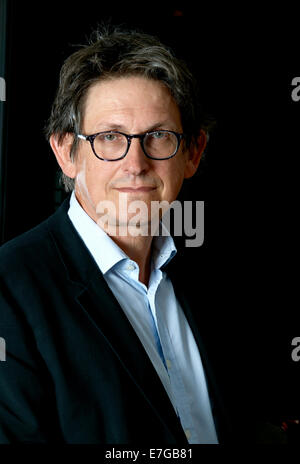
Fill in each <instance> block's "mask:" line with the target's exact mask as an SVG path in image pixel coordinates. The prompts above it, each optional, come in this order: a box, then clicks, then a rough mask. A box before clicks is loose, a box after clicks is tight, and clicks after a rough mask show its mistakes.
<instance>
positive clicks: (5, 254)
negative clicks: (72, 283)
mask: <svg viewBox="0 0 300 464" xmlns="http://www.w3.org/2000/svg"><path fill="white" fill-rule="evenodd" d="M67 211H68V202H67V201H65V202H64V203H63V204H62V205H61V206H60V208H59V209H58V210H57V211H56V212H55V213H54V214H52V215H51V216H49V217H48V218H47V219H46V220H44V221H43V222H41V223H40V224H38V225H37V226H35V227H33V228H32V229H30V230H28V231H27V232H24V233H23V234H21V235H19V236H18V237H16V238H13V239H12V240H9V241H8V242H6V243H5V244H3V245H2V246H1V247H0V276H1V277H3V276H7V275H8V274H9V273H10V272H15V273H19V272H22V273H23V272H24V271H25V270H27V271H28V270H29V269H32V270H33V269H40V268H41V267H42V265H43V263H45V262H47V263H49V262H51V260H52V259H53V258H54V244H53V239H52V233H51V231H52V230H54V229H55V228H56V227H57V225H58V224H60V223H61V222H63V221H66V218H67Z"/></svg>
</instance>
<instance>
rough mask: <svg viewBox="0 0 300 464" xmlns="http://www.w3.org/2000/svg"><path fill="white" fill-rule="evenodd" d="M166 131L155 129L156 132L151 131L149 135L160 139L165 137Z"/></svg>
mask: <svg viewBox="0 0 300 464" xmlns="http://www.w3.org/2000/svg"><path fill="white" fill-rule="evenodd" d="M166 135H167V134H166V133H165V132H162V131H156V132H152V134H151V136H152V137H153V138H154V139H162V138H164V137H166Z"/></svg>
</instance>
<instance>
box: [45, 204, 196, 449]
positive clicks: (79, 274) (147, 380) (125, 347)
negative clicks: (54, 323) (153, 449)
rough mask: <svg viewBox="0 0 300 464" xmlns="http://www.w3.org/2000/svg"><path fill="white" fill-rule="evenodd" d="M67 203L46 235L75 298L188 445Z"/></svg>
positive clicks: (178, 439)
mask: <svg viewBox="0 0 300 464" xmlns="http://www.w3.org/2000/svg"><path fill="white" fill-rule="evenodd" d="M68 206H69V203H68V200H66V201H65V202H64V203H63V205H62V206H61V207H60V209H59V210H58V211H57V212H56V213H55V215H53V216H52V217H51V218H49V220H48V223H49V232H50V234H51V235H52V237H53V240H54V241H55V246H56V248H57V250H58V252H59V254H60V257H61V259H62V261H63V263H64V265H65V267H66V271H67V272H68V277H69V280H71V281H72V283H73V284H74V298H75V299H76V300H77V302H78V303H79V304H80V305H81V307H82V309H83V311H84V312H85V313H86V315H87V317H88V318H89V320H90V322H91V324H93V325H94V326H95V327H96V328H97V330H98V331H99V336H100V335H101V336H104V337H105V339H106V340H107V343H108V344H109V346H110V347H111V349H112V351H113V352H114V353H115V355H116V356H117V358H118V359H119V360H120V363H121V365H122V367H123V368H124V369H125V370H126V371H127V373H128V375H129V376H130V377H131V378H132V380H133V381H134V382H135V384H136V385H137V387H138V388H139V390H140V391H141V393H142V395H144V397H145V400H146V401H147V402H148V403H149V404H150V405H151V407H152V408H153V410H154V411H155V413H156V415H157V416H158V418H159V419H160V421H161V422H162V423H164V424H165V426H166V427H168V428H169V429H170V431H171V432H172V433H173V435H174V440H175V442H178V443H183V444H186V445H188V441H187V439H186V436H185V434H184V432H183V430H182V427H181V424H180V421H179V419H178V417H177V415H176V413H175V411H174V409H173V406H172V404H171V402H170V400H169V397H168V395H167V393H166V391H165V389H164V387H163V385H162V383H161V381H160V379H159V377H158V375H157V373H156V371H155V369H154V367H153V365H152V363H151V361H150V359H149V357H148V355H147V353H146V351H145V349H144V347H143V345H142V343H141V342H140V340H139V338H138V336H137V335H136V333H135V331H134V329H133V327H132V326H131V324H130V322H129V321H128V319H127V317H126V315H125V313H124V311H123V310H122V308H121V307H120V305H119V303H118V301H117V300H116V298H115V297H114V295H113V293H112V292H111V290H110V288H109V287H108V285H107V283H106V281H105V279H104V277H103V275H102V273H101V271H100V270H99V268H98V266H97V264H96V262H95V261H94V260H93V258H92V257H91V255H90V253H89V251H88V250H87V248H86V247H85V244H84V243H83V241H82V240H81V238H80V236H79V235H78V233H77V231H76V230H75V228H74V226H73V224H72V223H71V221H70V220H69V218H68V216H67V210H68Z"/></svg>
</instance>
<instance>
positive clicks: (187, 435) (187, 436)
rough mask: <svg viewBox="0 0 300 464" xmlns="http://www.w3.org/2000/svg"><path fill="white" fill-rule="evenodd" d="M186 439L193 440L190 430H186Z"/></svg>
mask: <svg viewBox="0 0 300 464" xmlns="http://www.w3.org/2000/svg"><path fill="white" fill-rule="evenodd" d="M184 433H185V436H186V438H187V439H188V440H189V439H190V438H191V431H190V430H189V429H186V430H185V431H184Z"/></svg>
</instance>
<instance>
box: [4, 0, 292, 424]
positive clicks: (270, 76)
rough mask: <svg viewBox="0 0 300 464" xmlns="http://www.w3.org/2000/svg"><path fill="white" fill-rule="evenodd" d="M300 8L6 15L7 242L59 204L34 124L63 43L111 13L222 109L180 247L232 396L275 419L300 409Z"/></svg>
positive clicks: (129, 8) (30, 7) (53, 82)
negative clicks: (200, 203) (170, 55)
mask: <svg viewBox="0 0 300 464" xmlns="http://www.w3.org/2000/svg"><path fill="white" fill-rule="evenodd" d="M297 17H298V15H297V11H295V9H294V7H289V5H288V4H285V7H284V8H283V7H282V6H280V7H279V6H278V7H274V6H272V8H271V7H270V8H269V9H266V10H264V11H263V10H262V7H261V6H260V5H259V4H255V3H253V2H251V3H249V4H247V3H243V4H239V6H237V5H228V4H226V5H223V6H222V5H219V4H214V3H209V6H208V5H207V4H206V3H202V2H197V3H196V5H195V3H193V4H191V5H190V6H188V4H187V2H177V3H174V2H173V4H172V6H167V5H166V4H165V3H164V4H159V3H156V2H151V3H149V4H146V3H143V4H142V3H140V4H134V3H128V2H126V3H125V2H124V3H122V4H118V3H117V4H116V3H113V4H112V3H111V4H110V2H106V3H104V2H92V1H85V2H82V3H81V4H80V3H77V2H58V1H51V2H43V3H42V2H40V3H35V2H21V1H20V2H17V1H12V2H10V8H9V18H8V21H9V22H8V25H9V37H8V56H7V66H8V67H7V75H6V85H7V101H6V103H5V104H6V109H7V132H6V134H5V135H6V154H7V158H6V177H5V183H6V185H5V192H6V210H5V224H4V241H7V240H9V239H11V238H13V237H15V236H17V235H19V234H21V233H22V232H24V231H26V230H28V229H30V228H31V227H33V226H34V225H36V224H38V223H39V222H41V221H42V220H43V219H45V218H46V217H48V216H49V215H50V214H51V213H52V212H53V211H54V210H55V207H56V206H57V205H56V202H57V198H58V196H57V192H56V194H55V185H56V184H55V175H56V172H57V165H56V161H55V158H54V156H53V154H52V153H51V150H50V147H49V145H48V143H47V142H46V140H45V138H44V135H43V127H44V125H45V123H46V120H47V118H48V116H49V113H50V106H51V103H52V101H53V98H54V94H55V91H56V88H57V84H58V73H59V70H60V67H61V65H62V63H63V61H64V59H65V58H66V57H67V56H68V55H69V54H70V53H72V51H75V49H76V48H74V47H73V46H72V44H81V43H85V42H86V38H87V37H88V36H89V35H90V32H91V31H92V29H93V28H95V27H96V26H97V23H100V22H101V21H104V22H105V21H108V20H111V22H112V23H113V24H124V25H127V26H128V27H133V28H136V27H138V28H140V29H142V30H144V31H145V32H149V33H151V34H154V35H157V36H158V37H159V38H160V39H161V40H162V41H163V42H165V43H166V44H167V45H170V46H171V47H173V48H174V50H175V51H176V52H177V54H178V55H179V56H181V57H182V58H184V59H186V61H187V62H188V63H189V64H190V66H191V68H192V69H193V71H194V72H195V74H196V75H197V77H198V80H199V83H200V85H201V88H202V89H203V102H204V105H205V107H206V109H207V110H208V111H209V112H210V113H212V114H213V115H214V116H215V118H216V119H217V126H216V129H215V131H214V133H213V134H212V137H211V140H210V142H209V145H208V150H207V155H206V160H205V161H204V162H203V163H202V166H201V170H200V172H199V173H198V174H197V175H196V176H195V178H194V179H192V180H190V181H188V184H187V185H186V186H185V188H184V191H183V198H185V199H194V200H205V242H204V245H203V246H202V247H201V248H200V249H197V250H196V249H192V248H190V249H187V250H186V255H187V258H188V259H189V262H190V266H191V268H192V270H193V278H192V281H191V282H192V283H193V285H194V287H195V288H196V289H197V291H198V295H199V313H200V316H201V317H200V316H199V321H200V324H201V321H202V322H203V321H204V322H203V330H205V331H206V333H207V334H209V337H210V339H211V341H212V344H213V345H214V347H215V349H214V356H215V358H216V359H217V360H218V361H219V363H220V365H221V366H222V369H223V371H224V375H226V372H230V373H231V375H233V373H235V379H234V380H232V382H236V379H237V378H240V379H242V380H241V384H240V399H239V401H244V402H245V403H247V404H248V406H249V404H251V405H253V406H255V407H257V409H258V414H259V412H261V411H263V410H266V411H267V413H266V414H269V416H272V415H273V416H274V420H275V421H280V420H281V419H282V418H283V419H286V418H300V403H299V399H298V398H299V393H298V392H299V387H300V382H299V372H300V362H299V363H295V362H293V361H292V360H291V351H292V348H291V341H292V339H293V337H296V336H299V335H300V333H299V331H300V328H299V325H298V316H297V313H298V305H299V303H298V298H297V293H296V288H297V280H298V279H297V276H298V244H297V240H296V237H297V235H298V234H297V231H298V221H297V216H298V214H299V213H298V208H297V203H298V202H297V200H296V199H297V193H298V192H297V188H296V186H297V181H298V169H297V164H298V163H297V160H298V156H299V149H298V133H299V129H298V127H299V121H300V118H299V116H300V102H293V101H292V99H291V91H292V86H291V81H292V79H293V77H295V76H299V75H300V64H299V56H298V55H299V53H298V42H297ZM3 181H4V180H2V182H3ZM202 308H205V311H204V314H202V313H201V311H202ZM225 346H226V349H225V348H224V347H225ZM229 365H231V366H233V367H231V368H229ZM227 367H228V369H229V371H227ZM242 373H243V374H242ZM239 375H241V377H239ZM229 378H230V377H229ZM230 381H231V380H230ZM248 382H249V383H248ZM235 385H237V384H236V383H235ZM242 392H243V393H242ZM240 407H241V409H243V403H241V404H240ZM242 416H243V414H242ZM243 420H245V421H247V417H243Z"/></svg>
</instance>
